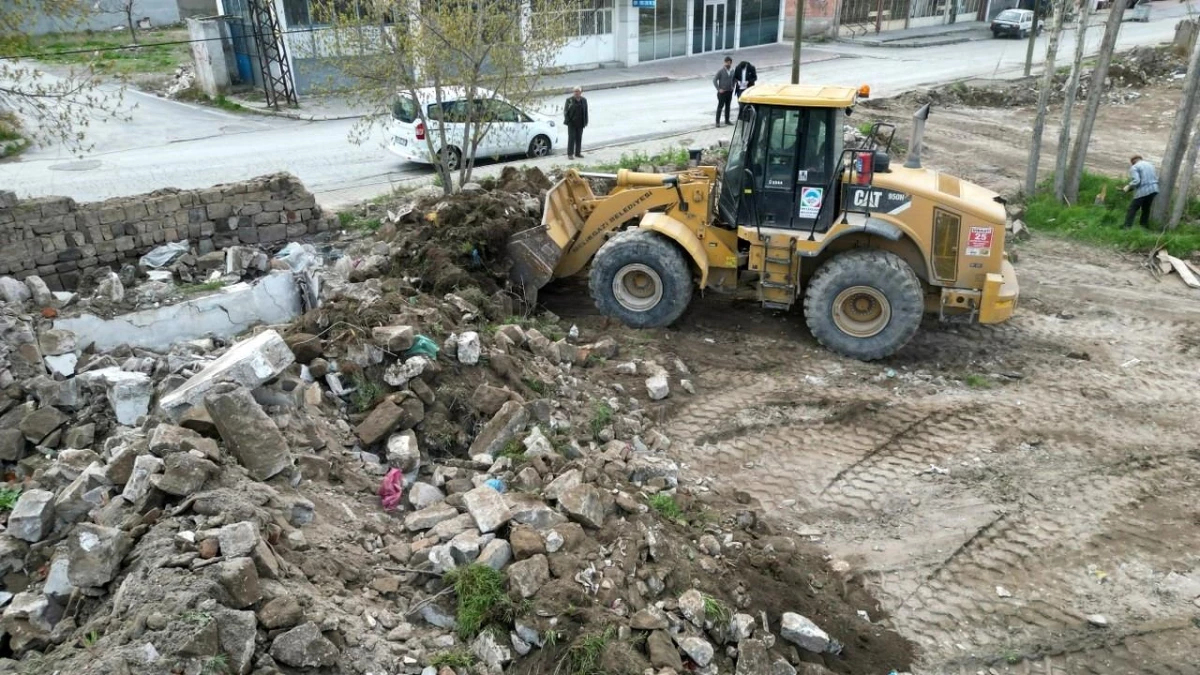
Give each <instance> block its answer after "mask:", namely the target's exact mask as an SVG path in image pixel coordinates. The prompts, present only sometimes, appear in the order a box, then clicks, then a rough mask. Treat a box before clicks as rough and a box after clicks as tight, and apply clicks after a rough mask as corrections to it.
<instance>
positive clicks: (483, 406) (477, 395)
mask: <svg viewBox="0 0 1200 675" xmlns="http://www.w3.org/2000/svg"><path fill="white" fill-rule="evenodd" d="M511 398H512V392H510V391H509V390H507V389H502V388H500V387H493V386H492V385H490V384H487V383H486V382H485V383H483V384H481V385H479V386H478V387H476V388H475V391H474V392H473V393H472V394H471V407H473V408H475V409H476V410H478V411H479V412H480V413H482V414H484V415H495V414H496V413H497V412H498V411H499V410H500V408H501V406H503V405H504V404H505V403H507V402H508V401H509V399H511Z"/></svg>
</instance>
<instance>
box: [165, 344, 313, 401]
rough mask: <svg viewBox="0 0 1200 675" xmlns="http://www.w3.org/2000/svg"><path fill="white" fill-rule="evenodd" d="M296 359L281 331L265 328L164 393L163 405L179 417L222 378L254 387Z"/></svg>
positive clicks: (248, 387)
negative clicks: (173, 389)
mask: <svg viewBox="0 0 1200 675" xmlns="http://www.w3.org/2000/svg"><path fill="white" fill-rule="evenodd" d="M295 360H296V359H295V355H293V354H292V350H291V349H288V346H287V343H286V342H284V340H283V338H282V337H281V336H280V335H279V333H277V332H275V331H273V330H267V331H263V332H262V333H259V334H258V335H256V336H254V337H252V338H250V339H249V340H243V341H241V342H239V343H237V344H235V345H234V346H233V347H231V348H230V349H229V351H227V352H225V353H224V354H223V355H221V357H220V358H218V359H217V360H216V361H213V362H212V363H210V364H209V365H208V366H206V367H205V368H204V370H202V371H200V372H199V373H196V374H195V375H194V376H192V377H191V378H190V379H189V380H188V381H187V382H185V383H184V384H183V386H181V387H179V388H178V389H176V390H175V391H172V392H171V393H169V394H167V395H166V396H164V397H163V398H162V401H160V402H159V407H160V408H162V410H163V412H165V413H166V414H167V415H168V416H169V417H170V418H172V419H175V420H178V419H179V418H180V416H181V415H182V414H183V413H184V412H186V411H187V410H188V409H189V408H193V407H195V406H197V405H199V404H200V403H201V402H204V401H205V400H206V398H207V396H208V393H209V392H210V391H211V390H212V389H213V387H215V386H216V385H217V384H218V383H219V382H234V383H236V384H238V385H241V386H242V387H244V388H246V389H254V388H256V387H258V386H259V385H261V384H263V383H265V382H269V381H270V380H272V379H274V378H276V377H278V376H279V374H280V373H282V372H283V371H284V369H285V368H287V367H288V366H290V365H291V364H292V363H293V362H294V361H295ZM247 394H249V392H247ZM209 412H210V413H212V414H213V420H214V422H216V421H217V420H216V418H217V414H216V413H214V412H213V411H212V410H211V408H210V410H209Z"/></svg>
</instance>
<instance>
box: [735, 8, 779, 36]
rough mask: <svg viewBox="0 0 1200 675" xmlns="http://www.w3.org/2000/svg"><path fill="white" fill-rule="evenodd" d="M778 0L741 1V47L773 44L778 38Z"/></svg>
mask: <svg viewBox="0 0 1200 675" xmlns="http://www.w3.org/2000/svg"><path fill="white" fill-rule="evenodd" d="M779 3H780V0H744V1H743V2H742V34H741V41H740V44H741V46H742V47H753V46H755V45H768V44H773V43H775V42H776V41H777V40H778V39H779Z"/></svg>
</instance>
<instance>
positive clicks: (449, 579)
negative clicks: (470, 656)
mask: <svg viewBox="0 0 1200 675" xmlns="http://www.w3.org/2000/svg"><path fill="white" fill-rule="evenodd" d="M443 579H444V580H445V582H446V583H448V584H450V585H451V586H453V587H454V594H455V595H457V596H458V636H459V637H460V638H462V639H463V640H470V639H472V638H474V637H475V636H476V635H478V634H479V631H481V630H483V629H484V628H485V627H486V626H487V625H488V624H490V623H492V622H493V621H497V620H500V619H503V618H505V616H506V615H511V614H513V613H514V607H513V606H512V601H511V600H509V599H508V595H507V594H506V593H505V592H504V575H503V574H501V573H500V572H498V571H496V570H494V569H492V568H490V567H488V566H487V565H480V564H478V563H475V564H471V565H467V566H466V567H459V568H458V569H455V570H451V571H450V572H447V573H446V576H445V577H443Z"/></svg>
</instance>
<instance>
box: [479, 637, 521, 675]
mask: <svg viewBox="0 0 1200 675" xmlns="http://www.w3.org/2000/svg"><path fill="white" fill-rule="evenodd" d="M471 653H472V654H474V655H475V658H477V659H479V660H480V661H481V662H483V664H484V665H486V666H487V667H488V672H491V673H499V672H501V671H502V670H503V669H504V666H506V665H508V663H509V661H512V660H513V655H512V649H510V648H509V647H507V646H505V645H503V644H501V643H499V642H497V641H496V636H495V635H493V634H492V631H488V630H485V631H483V632H482V633H480V634H479V635H478V636H477V637H476V638H475V641H474V642H472V643H471Z"/></svg>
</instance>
